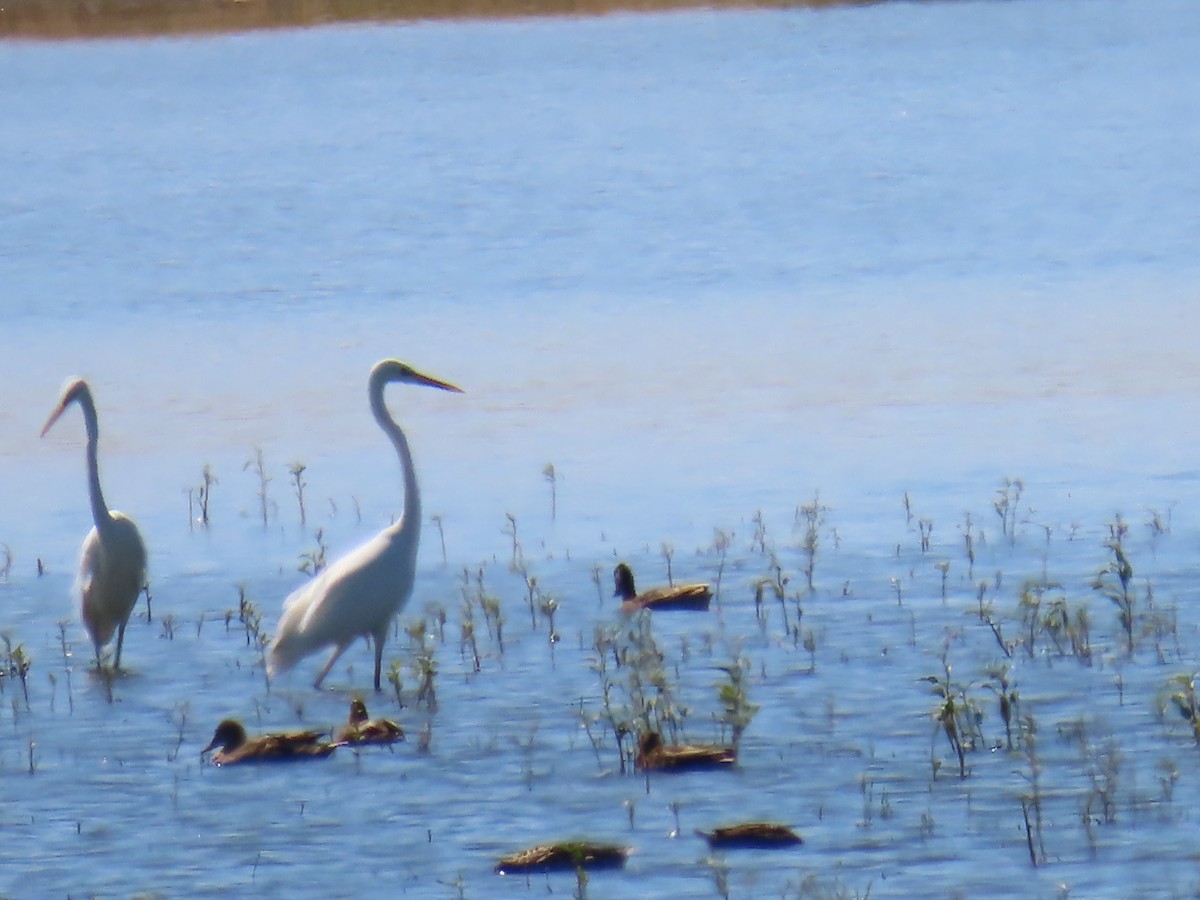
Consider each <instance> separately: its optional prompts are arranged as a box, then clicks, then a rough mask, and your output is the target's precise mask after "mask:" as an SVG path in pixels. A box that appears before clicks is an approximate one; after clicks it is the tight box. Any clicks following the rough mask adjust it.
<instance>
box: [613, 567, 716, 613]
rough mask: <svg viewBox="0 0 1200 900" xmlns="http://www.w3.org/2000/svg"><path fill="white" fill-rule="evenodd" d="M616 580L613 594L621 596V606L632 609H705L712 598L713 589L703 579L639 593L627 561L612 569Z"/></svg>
mask: <svg viewBox="0 0 1200 900" xmlns="http://www.w3.org/2000/svg"><path fill="white" fill-rule="evenodd" d="M613 582H614V583H615V584H616V590H615V591H613V596H614V597H620V598H621V600H622V603H621V608H622V609H624V610H626V611H629V612H633V611H635V610H638V609H660V610H670V609H692V610H706V609H708V604H709V602H710V601H711V600H712V591H710V590H709V589H708V585H707V584H704V583H698V584H677V585H675V586H674V587H656V588H650V590H648V591H645V592H644V593H641V594H639V593H638V592H637V588H636V587H634V584H633V569H631V568H630V567H629V564H628V563H618V564H617V567H616V568H615V569H613Z"/></svg>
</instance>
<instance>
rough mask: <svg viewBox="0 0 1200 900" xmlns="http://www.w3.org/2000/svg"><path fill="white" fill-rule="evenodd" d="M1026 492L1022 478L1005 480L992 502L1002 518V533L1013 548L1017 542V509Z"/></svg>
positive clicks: (997, 489) (997, 513)
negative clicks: (1022, 495)
mask: <svg viewBox="0 0 1200 900" xmlns="http://www.w3.org/2000/svg"><path fill="white" fill-rule="evenodd" d="M1024 490H1025V484H1024V482H1022V481H1021V479H1020V478H1005V479H1004V481H1003V482H1001V485H1000V487H998V488H996V497H995V499H993V500H992V508H993V509H995V511H996V515H997V516H999V517H1000V533H1001V534H1002V535H1004V537H1006V538H1007V539H1008V543H1009V544H1010V545H1012V546H1015V545H1016V542H1017V508H1018V506H1019V505H1020V503H1021V494H1022V492H1023V491H1024Z"/></svg>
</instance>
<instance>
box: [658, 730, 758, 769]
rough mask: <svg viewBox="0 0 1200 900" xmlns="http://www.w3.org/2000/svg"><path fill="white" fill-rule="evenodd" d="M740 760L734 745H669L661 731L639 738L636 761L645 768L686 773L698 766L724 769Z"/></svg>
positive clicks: (700, 767)
mask: <svg viewBox="0 0 1200 900" xmlns="http://www.w3.org/2000/svg"><path fill="white" fill-rule="evenodd" d="M736 763H737V750H736V749H735V748H733V747H719V746H713V745H694V744H665V743H663V739H662V735H661V734H659V733H658V732H657V731H647V732H646V733H645V734H643V735H642V737H641V739H640V740H639V741H638V755H637V758H636V759H635V760H634V764H635V765H636V766H637V767H638V768H639V769H643V770H649V769H655V770H658V771H663V772H686V771H692V770H695V769H724V768H728V767H729V766H732V765H734V764H736Z"/></svg>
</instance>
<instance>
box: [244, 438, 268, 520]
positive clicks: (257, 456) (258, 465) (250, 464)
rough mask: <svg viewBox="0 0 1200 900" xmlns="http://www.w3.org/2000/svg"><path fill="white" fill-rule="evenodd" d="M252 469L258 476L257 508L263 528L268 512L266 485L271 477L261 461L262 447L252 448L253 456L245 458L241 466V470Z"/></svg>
mask: <svg viewBox="0 0 1200 900" xmlns="http://www.w3.org/2000/svg"><path fill="white" fill-rule="evenodd" d="M247 470H252V471H253V472H254V474H255V475H257V476H258V508H259V513H260V515H261V516H262V523H263V528H266V527H267V512H268V502H269V500H268V496H267V485H268V484H270V483H271V477H270V476H269V475H268V474H267V466H266V463H265V462H264V461H263V452H262V447H255V448H254V458H253V459H249V460H246V463H245V465H243V466H242V471H243V472H245V471H247Z"/></svg>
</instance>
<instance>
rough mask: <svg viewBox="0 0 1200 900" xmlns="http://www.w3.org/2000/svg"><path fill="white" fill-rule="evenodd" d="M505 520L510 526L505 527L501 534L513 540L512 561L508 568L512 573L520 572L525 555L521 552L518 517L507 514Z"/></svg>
mask: <svg viewBox="0 0 1200 900" xmlns="http://www.w3.org/2000/svg"><path fill="white" fill-rule="evenodd" d="M504 518H505V519H506V520H507V522H508V524H507V525H505V526H504V528H503V529H502V531H501V533H502V534H506V535H508V536H509V538H511V539H512V561H511V562H510V563H509V564H508V568H509V570H510V571H513V572H518V571H520V569H521V565H522V560H523V558H524V553H523V552H522V550H521V541H520V538H518V537H517V517H516V516H514V515H513V514H512V513H505V514H504Z"/></svg>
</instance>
